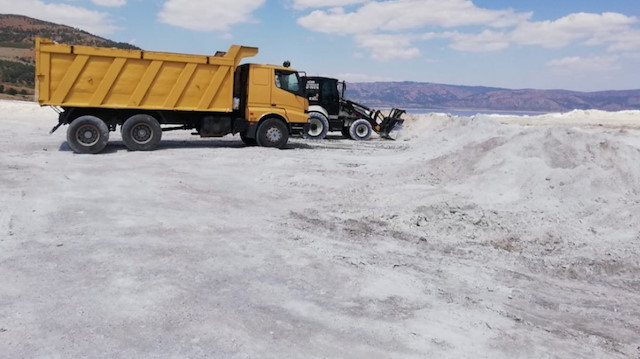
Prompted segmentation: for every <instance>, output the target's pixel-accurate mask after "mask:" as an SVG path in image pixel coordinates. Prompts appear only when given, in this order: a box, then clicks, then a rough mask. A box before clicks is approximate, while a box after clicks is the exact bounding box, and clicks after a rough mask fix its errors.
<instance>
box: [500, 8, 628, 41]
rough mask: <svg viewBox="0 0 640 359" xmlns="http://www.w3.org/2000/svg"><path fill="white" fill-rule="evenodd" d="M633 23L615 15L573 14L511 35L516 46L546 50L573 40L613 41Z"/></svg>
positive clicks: (527, 26) (521, 27)
mask: <svg viewBox="0 0 640 359" xmlns="http://www.w3.org/2000/svg"><path fill="white" fill-rule="evenodd" d="M635 22H637V19H636V18H634V17H630V16H626V15H622V14H617V13H603V14H588V13H576V14H570V15H568V16H565V17H562V18H560V19H558V20H555V21H539V22H526V23H522V24H520V25H519V26H518V27H517V28H516V29H515V30H514V31H513V33H512V35H511V36H512V39H513V42H515V43H518V44H522V45H538V46H542V47H548V48H559V47H565V46H567V45H569V44H571V43H573V42H576V41H587V43H591V44H597V43H603V42H608V41H611V40H614V41H615V39H616V37H617V36H618V35H619V34H621V33H622V32H624V31H626V30H627V29H629V26H630V25H632V24H633V23H635Z"/></svg>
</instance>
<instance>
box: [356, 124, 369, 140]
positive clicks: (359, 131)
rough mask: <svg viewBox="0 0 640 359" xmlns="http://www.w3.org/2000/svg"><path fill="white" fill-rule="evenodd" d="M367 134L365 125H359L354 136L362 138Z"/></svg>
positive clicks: (367, 130)
mask: <svg viewBox="0 0 640 359" xmlns="http://www.w3.org/2000/svg"><path fill="white" fill-rule="evenodd" d="M367 133H369V129H368V128H367V126H366V125H359V126H358V127H356V135H358V137H364V136H366V135H367Z"/></svg>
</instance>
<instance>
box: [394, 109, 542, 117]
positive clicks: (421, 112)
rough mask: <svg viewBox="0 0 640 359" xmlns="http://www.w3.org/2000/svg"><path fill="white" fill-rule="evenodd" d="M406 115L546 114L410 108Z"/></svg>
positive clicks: (536, 113) (536, 114)
mask: <svg viewBox="0 0 640 359" xmlns="http://www.w3.org/2000/svg"><path fill="white" fill-rule="evenodd" d="M406 110H407V113H409V114H412V115H424V114H428V113H448V114H451V115H453V116H473V115H478V114H481V115H493V114H497V115H508V116H538V115H544V114H547V113H548V112H542V111H539V112H537V111H490V110H455V109H444V108H438V109H431V108H410V109H406Z"/></svg>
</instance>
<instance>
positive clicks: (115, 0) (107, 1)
mask: <svg viewBox="0 0 640 359" xmlns="http://www.w3.org/2000/svg"><path fill="white" fill-rule="evenodd" d="M91 2H92V3H94V4H96V5H98V6H107V7H120V6H124V5H126V4H127V0H91Z"/></svg>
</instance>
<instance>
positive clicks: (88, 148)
mask: <svg viewBox="0 0 640 359" xmlns="http://www.w3.org/2000/svg"><path fill="white" fill-rule="evenodd" d="M107 142H109V128H108V127H107V125H106V124H105V123H104V121H102V120H101V119H99V118H97V117H95V116H89V115H85V116H80V117H78V118H76V119H75V120H73V122H71V124H70V125H69V128H68V129H67V143H68V144H69V147H71V149H72V150H73V152H75V153H98V152H100V151H102V150H103V149H104V148H105V146H107Z"/></svg>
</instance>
